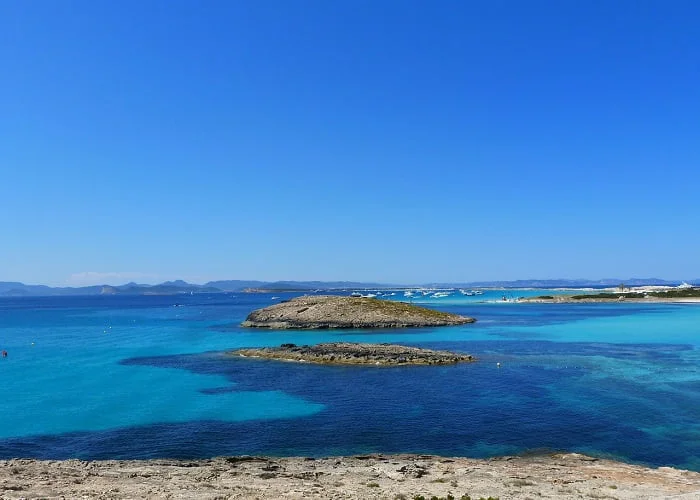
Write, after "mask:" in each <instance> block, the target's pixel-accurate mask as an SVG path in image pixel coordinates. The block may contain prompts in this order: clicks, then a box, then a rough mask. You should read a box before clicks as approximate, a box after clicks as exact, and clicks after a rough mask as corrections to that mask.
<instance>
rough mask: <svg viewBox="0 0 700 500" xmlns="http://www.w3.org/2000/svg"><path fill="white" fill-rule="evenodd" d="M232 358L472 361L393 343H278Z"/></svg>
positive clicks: (331, 361)
mask: <svg viewBox="0 0 700 500" xmlns="http://www.w3.org/2000/svg"><path fill="white" fill-rule="evenodd" d="M231 354H233V355H236V356H243V357H251V358H265V359H278V360H282V361H300V362H309V363H321V364H331V365H446V364H454V363H468V362H471V361H475V359H474V357H473V356H471V355H468V354H459V353H454V352H450V351H433V350H431V349H421V348H419V347H406V346H402V345H393V344H358V343H353V342H331V343H327V344H318V345H313V346H308V345H305V346H297V345H295V344H282V345H281V346H280V347H261V348H256V349H238V350H236V351H232V352H231Z"/></svg>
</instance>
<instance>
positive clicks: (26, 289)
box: [0, 280, 223, 297]
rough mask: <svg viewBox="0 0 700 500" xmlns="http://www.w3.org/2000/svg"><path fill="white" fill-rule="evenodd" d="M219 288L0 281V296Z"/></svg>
mask: <svg viewBox="0 0 700 500" xmlns="http://www.w3.org/2000/svg"><path fill="white" fill-rule="evenodd" d="M222 291H223V290H221V289H220V288H216V287H210V286H203V285H193V284H190V283H187V282H185V281H182V280H178V281H172V282H166V283H162V284H160V285H139V284H137V283H127V284H126V285H119V286H111V285H96V286H83V287H49V286H46V285H25V284H24V283H16V282H1V281H0V296H4V297H41V296H75V295H176V294H179V293H217V292H222Z"/></svg>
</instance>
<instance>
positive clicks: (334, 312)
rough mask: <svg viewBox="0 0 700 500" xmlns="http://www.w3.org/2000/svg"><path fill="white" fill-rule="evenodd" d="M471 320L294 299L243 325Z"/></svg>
mask: <svg viewBox="0 0 700 500" xmlns="http://www.w3.org/2000/svg"><path fill="white" fill-rule="evenodd" d="M474 321H476V320H475V319H474V318H468V317H464V316H459V315H457V314H450V313H446V312H441V311H435V310H432V309H427V308H425V307H419V306H414V305H411V304H407V303H405V302H396V301H390V300H378V299H374V298H365V297H341V296H336V295H315V296H308V295H307V296H303V297H297V298H294V299H291V300H288V301H283V302H281V303H279V304H274V305H272V306H269V307H265V308H263V309H258V310H256V311H253V312H252V313H250V314H249V315H248V317H247V318H246V320H245V321H244V322H243V323H242V326H245V327H255V328H277V329H285V328H300V329H320V328H406V327H421V326H452V325H463V324H465V323H473V322H474Z"/></svg>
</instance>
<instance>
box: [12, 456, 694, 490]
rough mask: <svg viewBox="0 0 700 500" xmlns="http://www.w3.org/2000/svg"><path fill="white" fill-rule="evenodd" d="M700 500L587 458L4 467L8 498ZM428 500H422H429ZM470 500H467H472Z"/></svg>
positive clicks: (645, 474)
mask: <svg viewBox="0 0 700 500" xmlns="http://www.w3.org/2000/svg"><path fill="white" fill-rule="evenodd" d="M418 495H422V496H423V497H425V498H427V499H430V498H431V497H433V496H436V497H439V498H443V499H444V498H447V496H448V495H452V496H454V497H455V498H456V499H459V498H462V497H463V495H469V496H470V498H471V499H479V498H481V497H483V498H488V497H489V496H491V497H495V498H499V499H500V500H508V499H523V500H524V499H540V498H556V499H562V498H567V499H568V498H572V499H574V498H578V499H591V498H596V499H645V498H646V499H659V498H669V499H670V498H673V499H683V500H690V499H700V473H697V472H688V471H682V470H677V469H671V468H664V467H662V468H658V469H649V468H645V467H640V466H634V465H628V464H623V463H619V462H612V461H608V460H598V459H593V458H589V457H585V456H583V455H578V454H557V455H548V456H537V457H503V458H498V459H491V460H475V459H467V458H446V457H434V456H415V455H368V456H364V457H362V456H357V457H332V458H323V459H315V460H314V459H307V458H268V457H228V458H216V459H212V460H193V461H179V460H149V461H131V460H126V461H112V460H110V461H98V462H83V461H78V460H67V461H37V460H24V459H15V460H7V461H0V498H2V499H20V498H26V499H35V498H50V499H57V498H66V499H81V498H90V499H92V498H99V499H127V498H128V499H131V498H172V499H193V500H197V499H202V500H204V499H207V500H214V499H228V498H230V499H243V498H245V499H277V498H289V499H292V498H294V499H306V498H316V499H373V498H377V499H379V498H382V499H384V498H386V499H395V500H400V499H409V500H413V499H415V498H416V497H417V496H418ZM419 498H420V497H419ZM464 498H466V497H464Z"/></svg>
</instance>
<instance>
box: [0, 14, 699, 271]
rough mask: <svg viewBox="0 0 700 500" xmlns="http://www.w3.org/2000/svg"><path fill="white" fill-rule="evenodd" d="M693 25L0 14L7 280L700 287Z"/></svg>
mask: <svg viewBox="0 0 700 500" xmlns="http://www.w3.org/2000/svg"><path fill="white" fill-rule="evenodd" d="M698 19H700V3H698V2H695V1H683V0H676V1H673V2H662V1H644V0H635V1H631V0H620V1H615V2H610V1H570V2H558V1H547V2H544V1H537V0H533V1H528V2H521V1H489V2H486V1H479V2H467V1H438V2H427V1H420V2H416V1H408V0H406V1H374V0H372V1H366V0H352V1H337V2H327V1H320V0H318V1H311V0H308V1H289V0H284V1H273V0H270V1H265V2H258V1H240V2H228V1H221V2H215V1H209V2H195V1H146V2H143V1H138V2H136V1H122V2H107V1H84V2H78V1H68V0H66V1H61V2H59V1H48V0H45V1H40V2H26V1H23V0H14V1H13V0H6V1H3V2H0V174H1V175H0V200H1V203H2V204H1V205H0V207H1V209H0V281H12V280H18V281H24V282H27V283H48V284H74V285H78V284H91V283H102V282H111V283H121V282H126V281H130V280H132V279H133V280H135V281H141V282H158V281H164V280H166V279H173V278H183V279H187V280H191V281H194V282H203V281H207V280H210V279H263V280H276V279H299V280H303V279H319V280H343V279H347V280H373V281H384V282H399V283H415V282H428V281H469V280H483V279H519V278H522V279H527V278H576V277H587V278H602V277H620V278H626V277H632V276H637V277H648V276H655V277H660V278H669V279H693V278H697V277H700V260H698V257H697V256H698V255H700V230H699V229H698V228H700V208H699V207H698V205H697V199H698V196H697V195H698V192H699V191H700V147H699V145H700V62H699V61H700V60H699V59H698V54H700V31H699V30H698V25H697V20H698Z"/></svg>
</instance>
